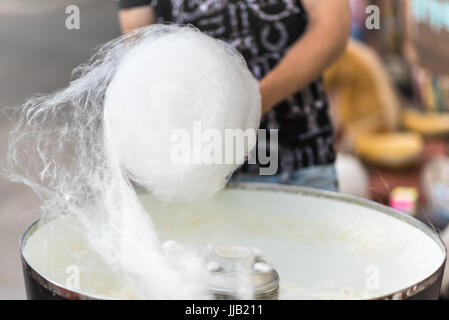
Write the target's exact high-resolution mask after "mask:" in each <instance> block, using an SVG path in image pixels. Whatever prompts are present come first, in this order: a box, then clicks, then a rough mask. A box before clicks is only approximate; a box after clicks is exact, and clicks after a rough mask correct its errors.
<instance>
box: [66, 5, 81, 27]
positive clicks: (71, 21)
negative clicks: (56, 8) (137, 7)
mask: <svg viewBox="0 0 449 320" xmlns="http://www.w3.org/2000/svg"><path fill="white" fill-rule="evenodd" d="M65 13H66V14H67V17H66V19H65V27H66V29H67V30H79V29H80V22H81V15H80V8H79V7H78V6H76V5H70V6H67V7H66V8H65Z"/></svg>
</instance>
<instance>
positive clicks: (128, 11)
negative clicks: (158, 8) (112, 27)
mask: <svg viewBox="0 0 449 320" xmlns="http://www.w3.org/2000/svg"><path fill="white" fill-rule="evenodd" d="M122 2H123V3H125V2H126V1H122ZM141 2H142V4H144V3H145V1H141ZM119 3H120V4H121V2H119ZM118 17H119V21H120V26H121V28H122V33H123V34H125V33H128V32H130V31H132V30H134V29H138V28H141V27H145V26H149V25H150V24H153V23H154V22H155V20H156V16H155V14H154V10H153V8H152V7H151V6H150V5H149V4H148V5H140V6H133V7H129V8H128V7H126V6H122V7H121V9H120V11H119V13H118Z"/></svg>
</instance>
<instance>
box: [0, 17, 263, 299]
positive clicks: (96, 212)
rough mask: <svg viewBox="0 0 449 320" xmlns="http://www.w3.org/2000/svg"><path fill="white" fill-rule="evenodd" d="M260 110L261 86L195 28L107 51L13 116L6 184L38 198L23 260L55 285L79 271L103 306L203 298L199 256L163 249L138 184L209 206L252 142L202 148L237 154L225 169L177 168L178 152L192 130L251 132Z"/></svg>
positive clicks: (165, 196)
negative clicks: (112, 301)
mask: <svg viewBox="0 0 449 320" xmlns="http://www.w3.org/2000/svg"><path fill="white" fill-rule="evenodd" d="M260 112H261V102H260V95H259V90H258V82H257V80H256V79H255V78H254V77H253V76H252V74H251V73H250V71H249V70H248V68H247V66H246V64H245V62H244V60H243V58H242V57H241V55H240V54H239V53H238V52H237V51H235V50H234V49H233V48H232V47H230V46H229V45H227V44H225V43H224V42H221V41H217V40H214V39H213V38H211V37H209V36H207V35H205V34H203V33H201V32H199V31H197V30H196V29H194V28H192V27H188V26H174V25H154V26H150V27H147V28H142V29H139V30H137V31H135V32H133V33H130V34H128V35H125V36H122V37H120V38H118V39H115V40H113V41H111V42H109V43H107V44H105V45H103V46H102V47H100V48H99V49H98V50H97V52H96V53H95V54H94V55H93V57H92V58H91V59H90V60H89V61H88V62H87V63H85V64H83V65H81V66H79V67H77V68H76V69H75V70H74V80H72V81H71V83H70V84H69V85H68V87H66V88H64V89H62V90H60V91H57V92H55V93H52V94H50V95H37V96H35V97H33V98H31V99H30V100H28V101H27V102H26V103H25V104H24V105H22V106H19V107H16V108H11V113H12V117H13V118H14V120H15V121H16V122H15V126H14V128H13V129H12V131H11V134H10V140H9V149H8V156H7V161H6V165H5V167H4V168H3V169H4V170H3V171H4V174H6V175H7V176H8V177H9V178H10V179H11V180H13V181H15V182H21V183H25V184H27V185H29V186H30V187H31V188H33V190H34V191H35V192H36V193H37V194H38V195H39V196H40V198H41V199H42V212H43V216H42V219H41V220H40V222H39V223H40V226H39V228H43V230H45V239H42V241H39V242H33V246H35V248H32V249H33V250H31V249H30V250H29V252H30V253H29V254H30V255H32V254H33V253H32V252H35V253H37V254H34V255H35V256H34V257H33V256H29V258H30V259H31V260H33V259H34V260H33V261H35V262H36V263H37V264H39V268H38V269H39V270H41V271H42V272H43V273H44V274H45V273H46V272H52V273H53V274H58V273H59V274H60V277H61V278H60V279H61V280H60V281H64V279H65V277H66V276H67V275H66V274H65V271H67V270H65V269H64V268H65V265H72V264H73V265H75V266H77V267H79V268H80V269H81V270H80V283H79V285H78V287H79V288H78V289H79V290H81V291H84V292H88V293H91V294H96V295H100V296H106V297H110V298H142V299H147V298H150V299H191V298H196V299H203V298H204V299H207V298H210V294H209V293H208V288H207V283H208V276H207V273H206V272H205V271H204V270H205V267H204V259H203V254H202V252H200V249H194V248H190V247H186V246H182V245H181V244H179V243H175V242H174V241H169V242H166V243H160V242H159V240H158V237H157V234H156V232H157V230H154V227H153V224H152V221H151V212H147V211H146V210H145V209H144V208H143V206H142V205H141V203H140V202H139V198H138V196H137V193H136V191H135V190H136V188H135V186H136V185H139V186H141V187H144V188H145V189H147V191H148V192H150V193H152V194H153V195H154V197H156V198H157V199H159V200H162V201H166V202H183V201H196V200H201V199H203V198H207V197H211V196H213V195H214V194H215V193H216V192H218V191H219V190H220V189H222V188H223V187H224V186H225V184H226V182H227V179H228V177H229V176H230V175H231V174H232V172H233V171H234V170H235V169H237V167H238V166H239V164H240V163H242V162H243V161H244V159H245V158H246V157H247V155H248V153H249V152H250V151H251V149H252V148H253V147H254V145H255V140H254V139H249V140H248V142H247V143H246V144H245V147H244V148H241V149H238V150H235V149H234V148H233V146H228V145H220V146H216V145H214V144H217V143H219V141H218V139H216V140H213V139H209V140H208V139H207V137H206V138H205V139H204V140H201V143H202V144H204V145H203V147H204V146H209V148H210V146H211V144H212V145H213V146H214V147H217V148H215V149H213V148H212V150H215V151H217V150H219V151H220V152H222V153H223V154H226V153H228V152H235V153H236V154H235V159H236V161H234V162H233V163H227V162H213V163H205V162H202V161H200V162H198V161H184V162H179V161H174V159H173V158H174V157H176V155H177V152H178V151H179V150H180V149H179V146H180V142H185V143H181V144H182V148H181V150H182V151H183V152H184V153H186V152H187V153H189V154H191V155H194V154H195V148H197V147H198V146H197V143H195V141H193V140H192V141H190V140H189V137H191V136H194V135H195V132H194V131H195V128H197V127H198V126H200V127H201V130H203V131H204V130H206V131H207V130H208V129H213V130H215V131H213V132H215V134H216V133H219V134H223V135H224V132H225V131H226V130H228V129H234V130H235V129H237V130H241V131H245V130H254V131H255V130H256V129H257V127H258V125H259V120H260ZM209 138H210V137H209ZM177 148H178V149H177ZM206 149H207V148H206ZM209 150H210V149H209ZM203 151H204V148H203ZM187 158H189V157H187ZM211 214H213V213H212V212H211ZM50 220H51V222H52V223H51V224H50V223H48V222H49V221H50ZM62 239H63V240H64V241H62ZM204 245H205V247H206V246H207V244H204ZM36 246H37V247H36ZM24 250H25V254H26V251H27V248H25V249H24ZM60 252H71V253H73V254H71V255H65V256H67V257H70V258H68V259H69V260H70V261H64V268H60V267H61V266H55V261H54V260H55V259H56V258H55V257H56V256H58V253H60ZM55 268H59V269H58V270H57V271H55V270H54V269H55ZM83 275H88V276H86V277H85V278H89V279H96V280H95V281H88V282H86V281H84V280H83V279H84V278H83ZM106 283H108V285H106ZM67 285H68V286H70V284H67Z"/></svg>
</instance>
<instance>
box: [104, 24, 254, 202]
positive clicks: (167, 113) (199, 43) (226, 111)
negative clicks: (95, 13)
mask: <svg viewBox="0 0 449 320" xmlns="http://www.w3.org/2000/svg"><path fill="white" fill-rule="evenodd" d="M259 105H260V97H259V93H258V83H257V81H255V80H254V79H253V77H252V75H251V74H250V72H249V71H248V69H247V68H246V65H245V64H244V62H243V60H242V58H241V56H240V54H238V53H237V52H235V51H234V50H232V49H231V48H230V47H228V46H227V45H226V44H224V43H222V42H218V41H217V40H214V39H212V38H210V37H208V36H206V35H203V34H201V33H199V32H196V31H194V30H191V29H189V28H184V29H181V30H178V31H176V32H171V33H169V34H167V35H164V36H158V37H156V38H155V39H153V40H152V41H143V42H141V43H139V44H138V45H136V46H135V47H134V48H132V49H131V50H130V51H129V52H128V54H127V55H126V57H125V58H124V59H123V61H122V62H121V64H120V66H119V67H118V69H117V72H116V74H115V76H114V78H113V79H112V81H111V83H110V85H109V87H108V89H107V91H106V97H105V119H106V122H105V124H106V133H107V139H109V140H110V141H111V143H108V144H107V145H108V146H112V147H114V148H116V149H114V150H112V152H114V153H117V154H119V155H120V159H119V161H120V162H121V163H122V164H123V165H124V168H125V169H126V170H127V172H129V174H130V175H131V176H132V177H133V179H134V180H135V181H136V182H138V183H140V184H142V185H143V186H145V187H146V188H147V189H148V190H151V192H152V193H153V194H154V195H155V196H157V197H158V198H160V199H163V200H167V201H177V200H192V199H195V198H201V197H209V196H210V195H212V194H214V193H216V192H217V191H218V190H220V189H221V188H223V186H224V184H225V182H226V177H227V176H228V175H229V173H231V172H232V171H233V170H234V169H235V168H236V164H238V163H239V161H238V159H237V161H234V162H233V163H232V164H227V165H226V164H223V165H220V164H218V165H217V164H211V165H206V166H205V165H203V163H202V162H203V161H194V159H193V156H194V154H193V153H194V152H195V151H194V150H192V152H191V156H189V155H187V161H185V162H180V161H176V159H174V158H175V157H176V154H174V153H176V149H174V148H176V146H177V145H179V144H180V143H184V144H188V143H190V144H191V147H192V149H193V145H194V143H198V142H199V141H196V140H194V141H190V140H192V139H193V138H194V133H193V128H194V126H195V125H200V126H201V130H202V132H207V130H208V129H218V130H220V132H223V133H224V130H225V129H243V130H247V129H257V127H258V125H259V114H260V107H259ZM181 130H182V131H181ZM176 132H178V133H179V134H180V135H181V134H182V133H185V137H182V136H180V137H179V139H176V138H178V137H177V136H176V135H175V134H174V133H176ZM189 137H190V138H191V139H188V138H189ZM181 138H185V139H186V141H183V140H181ZM219 141H220V140H215V141H210V143H211V144H212V143H214V142H215V143H219ZM252 142H253V143H254V141H252ZM205 145H206V144H205ZM179 151H180V152H182V151H183V150H182V149H180V150H179ZM206 151H207V150H206ZM222 151H223V152H227V151H229V152H233V151H232V150H230V149H229V150H226V149H225V150H222ZM199 152H201V150H200V151H199ZM239 156H240V158H241V159H240V160H242V158H243V156H244V155H243V154H242V155H239ZM189 160H191V161H189ZM201 160H202V159H201ZM223 162H224V161H223ZM240 162H241V161H240ZM167 173H169V174H167ZM182 181H184V182H185V183H180V182H182ZM187 182H188V183H187Z"/></svg>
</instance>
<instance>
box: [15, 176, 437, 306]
mask: <svg viewBox="0 0 449 320" xmlns="http://www.w3.org/2000/svg"><path fill="white" fill-rule="evenodd" d="M140 199H141V201H142V203H143V204H144V205H145V207H146V208H148V210H149V211H150V212H151V215H152V218H153V220H154V223H155V226H156V229H157V231H158V233H159V237H160V238H161V239H162V240H167V239H173V240H175V241H178V242H180V243H183V244H185V245H188V246H192V247H204V246H206V245H207V244H209V245H212V246H215V247H214V248H216V249H214V251H212V253H211V254H212V256H213V259H215V260H214V261H213V262H214V263H215V264H212V267H211V268H212V269H213V270H212V271H214V270H215V271H217V270H224V269H226V268H228V269H229V268H231V269H232V268H233V263H235V259H239V258H243V257H246V256H247V253H248V252H250V251H251V252H257V255H256V257H257V259H259V260H257V259H256V260H254V261H253V262H252V263H256V264H257V263H259V265H256V264H255V266H256V267H255V269H254V270H255V271H254V272H256V273H257V272H258V273H257V276H258V277H259V278H257V279H259V280H258V281H259V285H261V286H262V287H263V288H264V290H265V292H269V293H270V295H269V297H268V298H271V299H276V298H279V299H437V298H438V294H439V290H440V286H441V280H442V276H443V270H444V265H445V261H446V250H445V247H444V245H443V243H442V242H441V240H440V239H439V237H438V236H437V235H436V234H435V233H434V232H433V231H432V230H431V229H430V228H428V227H427V226H425V225H424V224H422V223H420V222H419V221H417V220H415V219H413V218H411V217H409V216H407V215H405V214H402V213H400V212H397V211H394V210H391V209H389V208H387V207H384V206H382V205H379V204H376V203H373V202H369V201H366V200H362V199H358V198H354V197H350V196H345V195H341V194H336V193H330V192H322V191H315V190H310V189H305V188H299V187H294V186H279V185H260V184H234V185H231V186H230V187H228V188H227V189H225V190H223V191H222V192H220V193H219V194H218V195H217V196H216V197H215V198H213V199H211V200H207V201H203V202H200V203H190V204H185V203H184V204H166V203H162V202H159V201H157V200H155V199H154V198H153V197H151V196H150V195H148V194H142V195H141V197H140ZM50 224H51V223H50ZM38 226H39V225H38V224H36V223H35V224H33V225H32V226H31V227H30V228H29V229H28V230H27V232H26V233H25V234H24V237H23V239H22V243H21V253H22V263H23V269H24V276H25V286H26V291H27V296H28V298H29V299H42V298H49V299H59V298H66V299H103V298H105V296H103V295H98V294H92V293H91V292H90V291H89V290H86V289H85V288H87V287H88V286H87V285H85V286H84V291H82V290H74V289H69V288H68V287H66V286H65V284H64V283H65V282H64V279H65V278H66V277H67V274H66V272H65V271H64V270H65V269H66V268H65V265H67V264H71V263H72V262H71V261H70V257H68V256H64V250H62V249H61V250H59V251H58V252H57V253H54V254H59V255H60V259H59V260H60V265H59V266H64V268H62V269H61V268H60V269H61V270H59V269H57V268H56V267H55V266H54V267H53V269H52V268H50V269H47V270H39V269H37V268H36V267H35V266H36V265H37V264H39V252H35V251H34V252H33V247H36V243H33V242H36V241H38V239H39V237H38V235H39V232H40V229H41V228H43V227H48V226H39V227H38ZM50 227H51V226H50ZM53 227H57V226H53ZM61 232H67V233H68V232H70V231H69V230H61ZM63 245H64V244H61V246H62V247H61V248H63ZM223 245H226V246H225V247H223ZM217 248H218V249H217ZM227 248H232V250H231V251H229V250H228V249H227ZM233 259H234V260H233ZM92 263H93V262H92ZM223 264H224V265H225V266H226V267H223ZM214 265H215V269H214V267H213V266H214ZM209 271H210V270H209ZM80 276H81V281H83V274H82V273H81V275H80ZM86 277H87V278H88V279H87V281H88V282H89V281H90V280H92V281H90V282H91V284H92V282H97V283H99V284H98V286H101V285H104V284H105V283H107V281H108V278H107V276H105V275H102V274H101V270H99V272H98V274H97V276H94V275H92V274H91V275H89V276H86ZM89 277H90V278H89ZM89 279H90V280H89ZM253 279H256V278H254V277H253ZM84 280H85V281H86V279H84ZM101 282H102V283H101ZM222 285H223V284H222ZM225 287H226V285H225ZM215 289H216V290H221V289H223V287H222V288H221V289H220V288H218V289H217V288H215ZM256 298H258V296H257V294H256ZM260 298H267V296H266V295H265V296H263V295H261V296H260Z"/></svg>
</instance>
